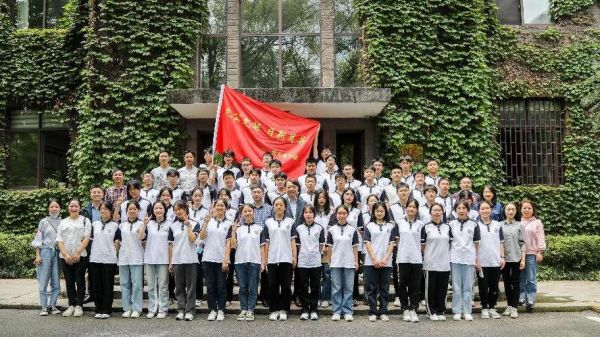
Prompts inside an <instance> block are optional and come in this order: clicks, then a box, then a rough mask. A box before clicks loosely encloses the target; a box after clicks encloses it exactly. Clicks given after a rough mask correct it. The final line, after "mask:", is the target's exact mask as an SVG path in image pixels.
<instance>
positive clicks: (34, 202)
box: [0, 188, 72, 234]
mask: <svg viewBox="0 0 600 337" xmlns="http://www.w3.org/2000/svg"><path fill="white" fill-rule="evenodd" d="M71 196H72V193H71V191H70V190H68V189H65V188H58V189H39V190H33V191H8V190H0V205H2V217H0V233H9V234H32V233H34V231H35V230H36V228H37V226H38V223H39V222H40V219H42V218H43V217H45V216H46V215H47V214H48V209H47V207H46V205H47V204H48V199H49V198H55V199H58V201H59V202H60V204H61V206H62V208H63V209H62V215H63V216H66V214H67V211H66V207H65V206H64V205H65V203H66V202H67V201H68V199H69V197H71Z"/></svg>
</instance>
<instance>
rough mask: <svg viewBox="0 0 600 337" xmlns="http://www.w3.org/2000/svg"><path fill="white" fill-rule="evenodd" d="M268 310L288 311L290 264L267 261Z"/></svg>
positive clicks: (290, 281)
mask: <svg viewBox="0 0 600 337" xmlns="http://www.w3.org/2000/svg"><path fill="white" fill-rule="evenodd" d="M267 268H269V311H270V312H276V311H280V310H284V311H286V312H289V311H290V296H291V293H292V289H291V287H292V264H291V263H269V264H268V265H267Z"/></svg>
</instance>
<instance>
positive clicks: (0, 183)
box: [0, 6, 14, 188]
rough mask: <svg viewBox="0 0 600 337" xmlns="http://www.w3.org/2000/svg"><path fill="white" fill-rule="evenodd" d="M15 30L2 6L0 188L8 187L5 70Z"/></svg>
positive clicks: (0, 11) (7, 66) (7, 77)
mask: <svg viewBox="0 0 600 337" xmlns="http://www.w3.org/2000/svg"><path fill="white" fill-rule="evenodd" d="M13 30H14V29H13V27H12V25H11V24H10V21H9V19H8V15H6V14H5V13H4V12H3V7H2V6H0V188H3V187H5V186H6V179H5V177H6V170H7V167H6V162H7V159H8V148H7V144H6V141H5V138H6V131H5V130H6V100H7V99H8V94H9V90H8V84H9V83H10V76H9V75H8V72H7V71H4V70H5V69H8V68H9V67H10V62H11V58H12V53H11V45H12V34H13Z"/></svg>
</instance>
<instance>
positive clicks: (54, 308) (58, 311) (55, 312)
mask: <svg viewBox="0 0 600 337" xmlns="http://www.w3.org/2000/svg"><path fill="white" fill-rule="evenodd" d="M48 311H49V312H50V313H51V314H52V315H58V314H60V310H59V309H58V308H57V307H50V308H48Z"/></svg>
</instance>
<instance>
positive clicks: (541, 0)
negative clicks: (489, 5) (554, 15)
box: [494, 0, 551, 25]
mask: <svg viewBox="0 0 600 337" xmlns="http://www.w3.org/2000/svg"><path fill="white" fill-rule="evenodd" d="M494 2H495V3H496V5H497V6H498V18H499V19H500V22H501V23H503V24H505V25H520V24H550V23H551V20H550V2H549V0H494Z"/></svg>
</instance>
